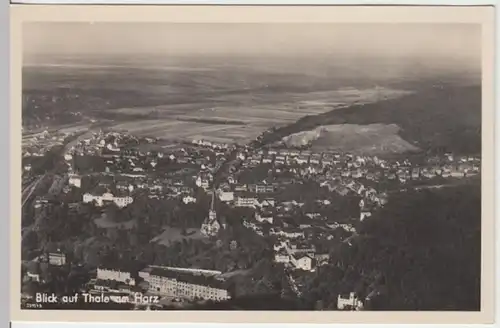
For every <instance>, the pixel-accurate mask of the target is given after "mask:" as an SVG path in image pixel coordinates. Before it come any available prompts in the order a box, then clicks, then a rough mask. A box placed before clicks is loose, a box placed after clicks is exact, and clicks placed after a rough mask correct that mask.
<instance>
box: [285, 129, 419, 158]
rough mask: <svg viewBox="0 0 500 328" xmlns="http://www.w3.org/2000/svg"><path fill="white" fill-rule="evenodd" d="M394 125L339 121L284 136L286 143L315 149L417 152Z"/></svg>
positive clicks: (368, 152) (375, 152) (360, 151)
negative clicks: (340, 122)
mask: <svg viewBox="0 0 500 328" xmlns="http://www.w3.org/2000/svg"><path fill="white" fill-rule="evenodd" d="M399 131H400V128H399V127H398V126H397V125H396V124H388V125H386V124H369V125H357V124H339V125H323V126H319V127H317V128H315V129H314V130H310V131H304V132H299V133H295V134H292V135H290V136H288V137H285V138H283V141H284V142H285V144H287V145H288V146H300V145H306V144H308V143H311V144H312V149H314V150H318V151H324V150H338V151H346V152H353V153H358V154H384V153H403V152H408V151H417V150H418V148H417V147H415V146H413V145H412V144H410V143H409V142H407V141H405V140H403V139H402V138H401V137H400V136H399V135H398V133H399Z"/></svg>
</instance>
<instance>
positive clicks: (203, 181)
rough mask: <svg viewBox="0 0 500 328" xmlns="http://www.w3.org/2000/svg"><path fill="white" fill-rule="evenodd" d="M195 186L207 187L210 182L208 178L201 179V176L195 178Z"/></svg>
mask: <svg viewBox="0 0 500 328" xmlns="http://www.w3.org/2000/svg"><path fill="white" fill-rule="evenodd" d="M195 183H196V186H198V187H200V188H203V189H208V188H209V186H210V182H209V181H208V179H202V178H201V177H197V178H196V182H195Z"/></svg>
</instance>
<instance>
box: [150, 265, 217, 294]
mask: <svg viewBox="0 0 500 328" xmlns="http://www.w3.org/2000/svg"><path fill="white" fill-rule="evenodd" d="M150 274H151V275H153V276H160V277H165V278H170V279H175V280H177V281H181V282H185V283H189V284H193V285H201V286H208V287H212V288H218V289H226V286H225V284H224V282H223V281H220V280H217V279H215V278H214V277H207V276H202V275H193V274H189V273H183V272H177V271H173V270H168V269H160V268H152V270H151V271H150Z"/></svg>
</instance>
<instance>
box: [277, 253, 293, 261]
mask: <svg viewBox="0 0 500 328" xmlns="http://www.w3.org/2000/svg"><path fill="white" fill-rule="evenodd" d="M274 262H276V263H289V262H290V256H289V255H288V254H286V253H276V254H274Z"/></svg>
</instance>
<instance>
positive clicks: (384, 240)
mask: <svg viewBox="0 0 500 328" xmlns="http://www.w3.org/2000/svg"><path fill="white" fill-rule="evenodd" d="M473 183H474V184H473V185H462V186H457V187H453V188H448V189H442V190H437V191H436V190H434V191H430V190H425V191H418V192H417V191H413V192H407V193H401V194H398V195H395V196H393V197H392V198H391V201H390V202H389V204H388V205H387V206H386V207H384V208H383V209H382V210H380V211H379V212H378V213H376V214H375V215H374V216H373V217H372V218H370V220H366V221H365V222H363V224H362V225H361V226H360V229H359V231H358V232H359V236H358V237H357V238H356V239H355V240H353V243H352V246H348V245H347V244H345V245H342V246H343V247H340V248H339V249H337V250H335V251H334V254H335V255H334V256H333V259H332V263H331V264H330V265H329V266H328V267H323V268H321V270H319V271H318V272H317V273H316V276H315V277H314V278H312V279H309V280H308V281H307V284H308V287H307V289H308V291H307V293H306V294H305V301H306V302H309V303H311V305H310V306H313V302H317V300H318V299H319V301H321V302H323V303H325V304H329V303H331V302H332V301H334V298H335V297H336V295H338V294H339V293H346V292H349V291H356V292H357V293H358V294H359V295H360V296H361V297H363V298H364V297H366V296H370V298H371V301H370V302H369V303H370V304H369V305H370V308H371V309H372V310H437V309H439V310H462V311H464V310H476V311H477V310H479V308H480V276H481V190H480V184H479V180H477V181H475V182H473Z"/></svg>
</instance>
